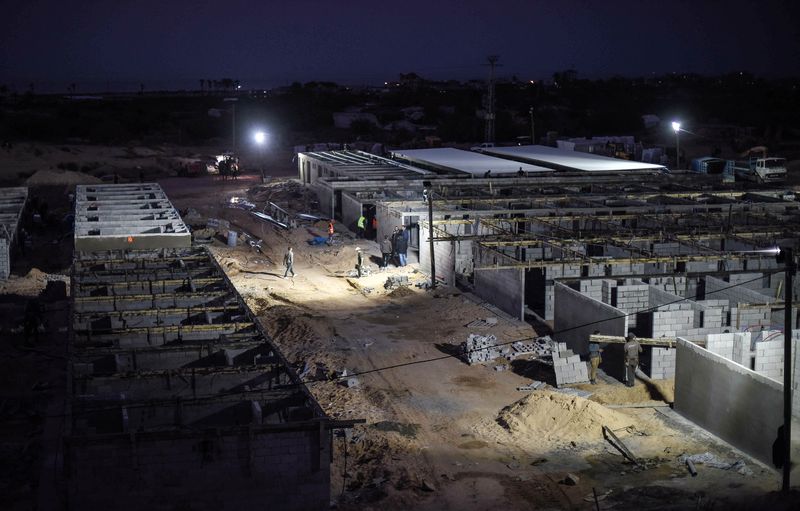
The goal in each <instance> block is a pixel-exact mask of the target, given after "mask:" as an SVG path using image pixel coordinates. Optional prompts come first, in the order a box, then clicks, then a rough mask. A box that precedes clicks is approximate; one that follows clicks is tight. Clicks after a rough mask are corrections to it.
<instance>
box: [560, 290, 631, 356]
mask: <svg viewBox="0 0 800 511" xmlns="http://www.w3.org/2000/svg"><path fill="white" fill-rule="evenodd" d="M554 296H555V300H554V301H555V314H554V319H553V329H554V330H555V333H554V334H553V337H554V338H555V340H556V341H559V342H564V343H566V345H567V348H569V349H570V350H572V351H573V352H575V353H577V354H581V355H585V354H587V353H588V352H589V336H590V335H591V334H592V333H593V332H594V331H595V330H599V331H600V333H601V334H606V335H619V336H623V335H625V334H626V333H627V332H628V316H626V315H625V313H624V312H623V311H621V310H619V309H617V308H616V307H612V306H611V305H607V304H605V303H603V302H601V301H600V300H595V299H594V298H591V297H589V296H585V295H583V294H581V293H580V292H578V291H576V290H574V289H572V288H570V287H568V286H565V285H564V284H561V283H560V282H556V283H555V284H554Z"/></svg>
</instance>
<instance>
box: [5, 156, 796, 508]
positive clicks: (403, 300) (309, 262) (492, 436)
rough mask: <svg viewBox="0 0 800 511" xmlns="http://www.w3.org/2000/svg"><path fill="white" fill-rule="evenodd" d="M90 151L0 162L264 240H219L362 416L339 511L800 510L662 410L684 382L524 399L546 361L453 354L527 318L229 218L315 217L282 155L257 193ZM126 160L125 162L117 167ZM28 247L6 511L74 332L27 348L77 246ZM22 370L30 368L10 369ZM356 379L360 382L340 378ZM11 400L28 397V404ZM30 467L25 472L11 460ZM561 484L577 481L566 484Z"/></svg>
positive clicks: (310, 372)
mask: <svg viewBox="0 0 800 511" xmlns="http://www.w3.org/2000/svg"><path fill="white" fill-rule="evenodd" d="M78 150H79V152H75V150H74V149H73V148H70V149H69V151H66V150H63V148H58V147H50V148H45V149H40V151H41V155H39V156H37V155H36V154H37V151H36V147H33V146H25V145H18V146H17V147H16V148H15V151H20V153H19V154H16V153H15V154H12V155H10V156H9V155H5V156H3V155H0V168H6V169H7V168H8V167H5V164H7V163H8V162H9V161H11V160H13V159H14V158H19V162H20V165H19V166H17V167H15V169H16V172H19V173H21V175H19V176H16V177H14V176H10V175H9V174H8V173H6V174H5V175H4V176H3V178H4V179H5V180H6V181H7V182H9V180H11V181H13V180H14V179H17V180H20V179H28V178H30V177H31V176H33V175H34V173H35V172H36V171H39V170H54V172H55V171H57V170H58V169H55V167H56V163H57V162H58V161H59V159H60V158H62V157H63V156H64V155H66V154H69V155H71V156H70V157H75V158H81V159H82V160H81V161H87V162H100V163H99V165H98V166H97V167H95V170H94V171H92V172H91V174H92V175H94V176H95V177H98V176H97V175H96V174H98V173H99V172H98V171H97V169H101V172H106V171H107V170H108V168H113V169H115V172H116V173H119V174H120V175H122V176H123V180H138V172H139V167H142V168H147V169H150V170H148V176H147V177H148V178H151V177H152V178H157V180H158V181H159V182H160V183H161V185H162V187H163V188H164V189H165V190H166V192H167V194H168V195H169V197H170V199H171V200H172V202H173V204H174V205H175V206H176V207H177V208H178V209H179V210H181V211H182V212H183V213H189V212H190V211H189V208H191V210H193V211H191V213H192V214H191V215H185V218H187V222H189V223H191V222H190V221H189V218H192V219H193V222H194V227H195V228H202V227H204V226H205V221H206V219H208V218H218V219H224V220H227V221H229V222H230V223H231V226H232V228H233V229H235V230H237V231H238V232H240V233H242V232H246V233H248V234H249V235H251V236H252V237H253V239H261V240H262V243H261V251H260V252H259V251H256V250H254V249H253V248H252V247H250V246H248V245H247V244H245V243H242V244H240V245H239V246H237V247H235V248H231V247H227V246H225V243H224V241H223V238H224V236H223V235H219V236H218V237H217V238H216V239H215V240H214V242H213V247H212V250H213V252H214V254H215V256H216V257H217V259H218V260H219V262H220V264H221V266H222V267H223V268H224V269H225V271H226V272H227V274H228V275H229V277H230V278H231V280H232V282H233V283H234V285H235V286H236V287H237V289H238V290H239V291H240V293H241V294H242V295H243V297H244V298H245V300H246V301H247V302H248V304H249V305H250V306H251V308H252V309H253V311H254V312H255V313H256V314H257V315H258V316H259V317H260V318H261V319H262V320H263V323H264V324H265V325H266V327H267V329H268V331H269V332H268V333H269V334H270V335H271V336H272V337H273V338H274V340H275V342H276V343H277V344H278V346H279V347H280V349H281V351H282V352H283V353H284V355H285V356H286V357H287V359H288V360H289V361H290V362H291V363H293V364H294V365H295V367H296V369H297V370H298V372H300V373H303V374H304V379H305V380H306V381H307V382H308V383H307V384H308V387H309V389H310V390H311V392H312V393H313V394H314V395H315V397H316V398H317V400H318V401H319V403H320V405H321V406H322V407H323V408H324V409H325V411H326V412H327V413H328V414H329V415H330V416H331V417H335V418H341V419H364V420H365V423H364V424H362V425H358V426H356V427H355V428H353V429H352V430H346V431H343V432H340V433H341V434H337V435H336V436H335V438H334V458H333V465H332V477H331V494H332V501H333V503H334V504H335V505H336V507H337V508H338V509H343V510H351V509H352V510H355V509H358V510H370V509H373V510H378V509H380V510H382V511H387V510H394V509H398V510H399V509H420V510H431V511H433V510H464V509H494V508H496V507H499V506H502V507H503V508H505V509H513V510H516V509H520V510H523V509H575V510H584V509H586V510H589V509H756V508H760V507H761V506H762V505H764V504H765V503H768V504H769V505H770V507H771V508H772V509H792V508H793V507H791V506H793V505H795V504H796V500H797V499H794V500H792V499H785V498H781V497H779V496H777V495H776V494H775V493H774V492H775V490H777V489H778V488H779V486H780V476H779V474H778V473H776V472H775V471H773V470H771V469H769V468H767V467H765V466H762V465H760V464H758V463H756V462H754V461H752V460H751V459H749V458H747V457H744V456H743V455H742V454H741V453H738V452H736V451H734V450H733V449H731V448H730V447H729V446H727V445H726V444H723V443H722V442H720V441H719V440H717V439H715V438H714V437H711V436H710V435H708V434H706V433H705V432H703V431H702V430H700V429H699V428H697V427H695V426H693V425H692V424H691V423H688V422H687V421H685V420H683V419H681V418H680V417H679V416H678V415H677V414H675V413H674V412H673V411H672V410H671V409H670V408H669V407H668V405H667V403H668V402H669V401H671V399H672V398H671V395H670V394H671V392H673V390H672V389H673V386H674V382H672V381H662V382H655V385H645V384H644V383H642V382H640V383H639V384H638V385H637V386H636V387H634V388H633V389H629V388H627V387H625V386H624V385H622V384H621V383H619V382H616V381H614V380H613V379H610V378H603V379H602V381H601V383H600V384H599V385H596V386H593V385H576V386H573V387H574V388H577V389H581V390H585V391H587V392H591V393H592V394H591V395H590V396H589V397H588V398H581V397H576V396H572V395H567V394H563V393H557V392H553V391H554V389H553V388H552V387H550V386H547V387H545V388H543V389H540V390H537V391H534V392H520V391H517V390H516V389H517V387H519V386H521V385H525V384H528V383H530V381H531V378H532V377H533V376H534V375H541V374H543V373H546V372H547V371H548V368H547V366H544V365H542V364H538V363H536V362H526V361H524V360H519V361H515V363H513V364H510V365H509V366H508V367H507V369H506V370H503V371H497V370H495V369H494V365H496V364H492V365H487V366H480V365H478V366H468V365H467V364H465V363H464V362H462V361H461V360H459V359H458V358H457V356H456V354H457V346H458V344H459V343H461V342H463V341H464V340H465V339H466V337H467V335H468V334H470V333H479V334H493V335H495V336H497V338H498V340H499V341H501V342H505V341H512V340H515V339H523V338H530V337H534V336H536V334H537V333H536V332H535V331H534V329H533V328H532V327H531V326H530V325H528V324H525V323H522V322H519V321H516V320H514V319H511V318H508V317H507V316H506V315H504V314H502V313H499V311H497V310H496V309H494V308H493V307H491V306H489V305H488V304H486V303H483V302H482V301H481V300H479V299H477V298H476V297H474V296H472V295H470V294H468V293H464V292H462V291H460V290H458V289H454V288H440V289H438V290H436V291H435V292H434V291H429V290H424V289H421V288H418V287H416V286H415V285H414V284H415V283H418V282H424V281H425V275H424V274H423V273H420V272H419V270H418V268H417V266H416V265H415V264H410V265H408V266H406V267H404V268H398V267H394V266H390V267H389V268H388V269H387V270H386V271H383V272H380V271H378V268H377V261H378V257H379V250H378V247H377V245H376V244H375V243H374V242H371V241H365V240H357V239H355V237H354V236H353V235H352V234H350V233H349V232H348V231H347V230H346V229H345V228H344V226H341V225H339V224H338V223H337V224H336V230H337V236H338V240H339V242H338V243H336V244H334V245H332V246H328V245H310V244H309V243H308V241H309V240H310V239H312V238H313V237H314V236H325V232H326V227H327V223H326V222H325V221H320V222H316V223H314V222H308V223H305V224H300V225H299V226H298V227H297V228H295V229H292V230H283V229H279V228H277V227H275V226H273V225H271V224H268V223H266V222H263V221H261V220H259V219H257V218H255V217H253V216H252V215H250V214H248V213H247V212H245V211H242V210H241V209H235V208H231V207H229V205H230V199H231V198H232V197H241V198H244V199H247V200H250V201H253V202H255V203H256V204H257V205H258V206H259V207H260V206H263V204H264V203H265V201H267V200H270V201H273V202H275V203H276V204H278V205H280V206H281V207H283V208H284V209H287V210H289V211H295V212H304V213H313V211H312V210H310V209H309V208H310V206H311V205H313V198H312V197H310V196H308V195H307V194H306V193H305V192H304V190H303V189H302V187H301V186H300V185H299V184H297V183H294V182H291V181H289V180H287V179H283V178H282V177H281V176H284V177H291V176H292V175H293V173H294V169H293V167H292V165H291V163H290V161H289V160H288V159H282V160H280V161H278V159H277V157H276V159H275V160H274V162H273V163H274V165H271V166H270V167H269V168H268V172H267V174H268V175H269V176H271V179H270V180H269V182H268V183H267V184H262V182H261V178H260V176H256V175H253V174H250V175H245V176H242V177H241V178H240V179H238V180H236V181H222V180H220V179H219V178H218V177H215V176H204V177H198V178H177V177H169V175H170V174H169V173H167V172H166V171H165V170H164V169H159V167H158V166H157V165H155V164H153V158H154V156H153V155H152V154H149V153H148V154H147V155H144V154H139V153H138V152H137V151H135V150H134V151H133V152H131V149H130V148H128V149H122V148H100V149H98V150H97V151H95V152H91V151H90V150H89V149H88V148H85V147H82V148H78ZM4 162H5V163H4ZM115 162H116V163H119V162H123V163H124V165H122V164H120V165H118V166H117V167H114V165H115ZM106 165H108V166H110V167H106ZM123 167H124V168H123ZM158 176H161V177H158ZM65 186H66V185H65V184H63V183H50V184H49V185H48V186H41V185H39V186H38V187H37V189H36V190H37V191H36V193H41V194H42V195H43V196H46V195H47V194H49V197H51V204H53V205H54V206H53V209H55V210H56V211H58V212H59V213H60V212H63V211H66V210H67V209H66V207H63V206H62V209H59V204H63V201H66V200H67V199H66V198H67V197H68V195H69V188H68V187H65ZM67 207H68V202H67ZM54 216H55V217H56V218H55V220H56V224H55V225H56V229H57V225H58V223H57V220H58V218H57V216H58V215H54ZM32 238H33V243H34V248H35V249H37V248H38V250H34V251H33V253H32V254H28V255H27V256H26V257H24V258H18V262H17V263H15V269H14V273H15V277H14V278H13V279H12V280H11V281H9V283H7V284H4V286H5V287H2V288H0V293H2V294H3V295H2V296H0V298H2V299H3V300H2V303H3V304H2V306H3V318H4V322H3V324H2V325H0V327H2V334H3V335H2V337H3V342H2V343H0V344H2V345H1V346H0V349H2V350H3V351H2V357H0V360H1V361H2V363H3V366H2V367H0V372H2V373H3V374H4V380H2V383H3V389H4V394H3V401H2V406H0V418H1V419H2V428H3V429H2V433H3V437H4V440H5V441H4V442H2V444H0V447H2V449H3V452H2V454H3V456H0V459H3V460H6V461H5V462H2V463H0V483H2V487H0V495H6V501H5V504H6V505H0V507H3V508H7V509H30V508H32V507H33V502H34V500H35V497H34V496H35V492H36V484H32V483H27V482H26V481H36V480H38V478H37V477H36V474H37V472H38V466H39V465H38V464H39V462H40V460H38V458H37V456H39V451H37V449H41V445H42V444H43V443H46V442H47V441H48V438H47V435H46V434H45V432H44V429H45V426H44V422H45V421H44V417H45V416H46V409H47V407H48V406H51V405H52V401H53V396H57V395H58V393H57V389H58V386H59V385H63V381H62V380H63V368H64V364H65V362H64V359H63V357H61V355H60V354H59V353H60V350H63V346H64V344H63V340H64V339H65V338H66V336H65V334H64V332H65V331H66V326H65V325H66V314H67V309H65V306H66V303H67V302H66V299H65V297H63V296H62V297H60V298H54V299H53V300H52V303H51V304H50V305H48V307H51V309H52V310H50V311H49V313H48V314H50V313H52V318H53V319H52V320H50V321H49V322H45V325H44V326H43V328H42V330H43V333H42V337H43V340H41V341H39V342H40V343H41V345H39V346H37V351H30V350H27V349H26V346H25V343H24V339H23V335H22V333H21V330H20V329H19V324H18V318H19V317H20V314H22V312H21V311H22V310H23V309H22V307H24V304H25V303H26V302H25V301H26V300H29V299H30V298H31V297H32V296H34V295H37V293H38V296H43V295H42V294H41V293H42V292H43V291H42V290H43V289H45V287H46V286H47V285H48V284H47V283H48V282H49V281H50V280H66V278H67V277H68V271H67V268H68V260H69V256H70V254H71V252H70V249H69V242H70V240H69V239H68V238H67V239H66V240H63V239H59V238H58V237H57V236H56V235H55V234H54V233H53V232H52V227H51V230H50V231H48V230H47V229H45V228H43V229H42V230H41V231H36V232H34V233H33V235H32ZM243 238H244V236H242V235H240V237H239V239H240V241H241V240H243ZM54 244H55V245H58V247H57V248H56V249H53V248H52V245H54ZM290 245H291V246H292V247H293V248H294V251H295V265H294V266H295V271H296V272H297V274H296V276H295V277H294V278H288V279H283V278H282V276H283V270H284V269H283V265H282V263H281V261H282V258H283V254H284V252H285V250H286V248H287V247H288V246H290ZM48 247H50V248H48ZM356 247H361V248H362V249H363V250H364V252H365V253H366V255H367V258H368V260H369V262H370V265H371V267H372V270H373V272H372V273H371V274H370V275H368V276H365V277H362V278H360V279H358V278H355V277H353V276H351V272H352V270H353V268H354V265H355V262H356V252H355V248H356ZM44 253H47V254H48V256H46V257H45V256H43V255H41V254H44ZM53 254H57V255H55V256H54V255H53ZM46 275H51V276H50V277H47V276H46ZM390 275H406V276H408V278H409V281H410V282H411V286H409V287H408V288H402V289H399V290H394V291H389V290H386V289H384V283H385V282H386V280H387V278H388V277H389V276H390ZM44 293H45V294H47V292H46V291H44ZM487 317H495V318H498V321H497V324H496V325H494V326H491V327H479V328H468V327H467V326H466V325H467V324H469V323H470V322H471V321H473V320H476V319H484V318H487ZM15 318H16V319H15ZM59 339H61V342H59V341H58V340H59ZM60 357H61V358H60ZM499 363H500V362H498V364H499ZM17 364H28V365H26V366H25V367H28V366H30V369H29V370H26V371H25V372H24V376H15V375H16V372H15V370H14V369H13V368H14V366H15V365H17ZM345 370H346V371H347V373H348V374H350V375H355V376H354V377H353V378H337V379H335V380H331V379H330V377H331V376H340V375H341V374H342V372H343V371H345ZM42 375H45V376H42ZM43 382H44V383H43ZM348 382H349V383H350V385H348ZM54 389H55V390H54ZM29 394H35V395H31V396H29ZM17 395H22V396H23V397H24V396H28V397H30V399H28V400H25V399H21V400H17V398H16V397H14V396H17ZM18 401H19V402H22V401H24V403H28V404H24V403H23V404H19V405H17V404H16V403H18ZM9 403H10V405H11V407H9ZM31 403H32V404H31ZM602 426H608V427H609V428H611V429H612V430H614V432H615V434H616V435H617V436H618V437H619V438H620V439H621V440H622V441H623V442H624V443H625V444H626V445H627V446H628V447H629V448H630V450H631V451H632V452H633V453H634V454H635V456H636V457H637V458H638V461H639V464H634V463H632V462H631V461H629V460H627V459H626V458H625V457H623V456H622V455H621V454H620V452H619V451H618V450H616V449H614V448H613V447H612V446H611V444H610V443H609V442H607V441H606V440H605V439H604V438H603V434H602ZM706 452H708V453H711V454H712V455H714V456H716V457H717V458H718V459H720V460H723V461H727V462H734V461H737V460H743V461H744V465H745V466H746V468H747V470H743V471H741V472H740V471H736V470H724V469H720V468H712V467H708V466H703V465H700V464H699V465H698V470H699V475H698V476H697V477H691V476H690V475H689V473H688V471H687V470H686V467H685V465H684V463H683V462H682V461H681V460H680V458H679V457H680V456H681V455H683V454H690V455H691V454H702V453H706ZM19 459H21V460H23V462H17V461H13V462H12V461H11V460H19ZM25 460H27V461H25ZM37 460H38V461H37ZM20 463H22V464H20ZM20 467H22V470H20ZM23 474H24V475H25V477H23ZM567 474H572V475H573V476H574V477H572V476H570V477H569V478H568V479H569V481H567ZM26 485H27V486H26ZM595 493H596V495H597V503H596V502H595V496H594V494H595ZM9 495H10V496H11V497H9ZM3 503H4V501H0V504H3ZM757 504H758V505H757Z"/></svg>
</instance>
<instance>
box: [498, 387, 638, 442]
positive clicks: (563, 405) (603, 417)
mask: <svg viewBox="0 0 800 511" xmlns="http://www.w3.org/2000/svg"><path fill="white" fill-rule="evenodd" d="M497 422H498V423H499V424H500V425H501V426H503V427H504V428H505V429H506V430H508V432H509V433H511V434H512V435H513V436H514V437H515V438H520V440H523V439H524V438H530V439H531V440H532V441H533V442H536V441H541V440H549V441H554V442H561V441H563V442H569V441H575V442H579V443H580V442H587V441H599V440H602V438H603V431H602V428H603V426H607V427H609V428H610V429H611V430H621V429H624V428H627V427H630V426H633V427H634V428H635V429H638V430H641V429H642V424H640V423H639V421H638V420H637V419H636V418H633V417H630V416H628V415H626V414H624V413H622V412H618V411H616V410H611V409H608V408H606V407H604V406H602V405H599V404H597V403H594V402H592V401H589V400H588V399H584V398H582V397H578V396H572V395H568V394H561V393H558V392H549V391H538V392H534V393H532V394H530V395H528V396H527V397H525V398H523V399H520V400H519V401H517V402H516V403H513V404H511V405H510V406H508V407H506V408H504V409H503V410H502V411H501V412H500V415H499V416H498V418H497ZM523 437H524V438H523Z"/></svg>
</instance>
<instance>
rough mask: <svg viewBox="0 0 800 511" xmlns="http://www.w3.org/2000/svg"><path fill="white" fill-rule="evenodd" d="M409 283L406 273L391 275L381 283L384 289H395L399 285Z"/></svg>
mask: <svg viewBox="0 0 800 511" xmlns="http://www.w3.org/2000/svg"><path fill="white" fill-rule="evenodd" d="M408 285H409V282H408V275H391V276H389V278H387V279H386V282H385V283H384V284H383V287H384V289H387V290H388V289H397V288H399V287H407V286H408Z"/></svg>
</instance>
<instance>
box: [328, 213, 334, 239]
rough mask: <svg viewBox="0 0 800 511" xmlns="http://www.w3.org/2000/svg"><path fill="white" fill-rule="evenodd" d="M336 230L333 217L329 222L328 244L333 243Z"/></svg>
mask: <svg viewBox="0 0 800 511" xmlns="http://www.w3.org/2000/svg"><path fill="white" fill-rule="evenodd" d="M334 232H335V231H334V229H333V219H331V221H330V222H328V245H330V244H331V243H333V233H334Z"/></svg>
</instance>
